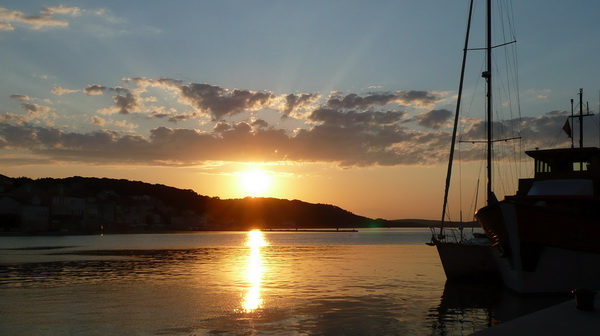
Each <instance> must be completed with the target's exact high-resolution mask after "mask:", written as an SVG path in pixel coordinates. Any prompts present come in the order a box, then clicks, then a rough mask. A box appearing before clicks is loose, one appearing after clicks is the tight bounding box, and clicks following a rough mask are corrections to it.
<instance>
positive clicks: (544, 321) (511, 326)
mask: <svg viewBox="0 0 600 336" xmlns="http://www.w3.org/2000/svg"><path fill="white" fill-rule="evenodd" d="M594 306H595V310H593V311H585V310H578V309H577V308H576V302H575V299H573V300H569V301H566V302H563V303H561V304H558V305H556V306H551V307H548V308H545V309H542V310H539V311H537V312H534V313H531V314H529V315H525V316H522V317H519V318H517V319H514V320H511V321H508V322H505V323H502V324H499V325H497V326H494V327H492V328H489V329H484V330H481V331H478V332H476V333H474V334H473V335H476V336H500V335H511V336H520V335H523V336H525V335H527V336H529V335H545V336H552V335H577V336H588V335H589V336H592V335H593V336H595V335H600V296H596V298H595V300H594Z"/></svg>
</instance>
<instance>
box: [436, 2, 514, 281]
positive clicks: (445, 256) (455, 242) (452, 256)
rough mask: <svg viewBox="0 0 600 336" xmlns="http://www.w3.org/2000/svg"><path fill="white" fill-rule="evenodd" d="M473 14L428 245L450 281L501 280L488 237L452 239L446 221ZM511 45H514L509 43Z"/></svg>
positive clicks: (488, 94) (488, 97) (488, 90)
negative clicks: (438, 211) (435, 225)
mask: <svg viewBox="0 0 600 336" xmlns="http://www.w3.org/2000/svg"><path fill="white" fill-rule="evenodd" d="M472 12H473V1H471V2H470V7H469V16H468V21H467V22H468V24H467V33H466V38H465V46H464V49H463V50H464V54H463V61H462V69H461V76H460V84H459V89H458V98H457V104H456V113H455V117H454V128H453V131H452V141H451V145H450V155H449V160H448V171H447V174H446V185H445V192H444V202H443V206H442V220H441V224H440V228H439V231H438V232H436V230H435V229H432V237H431V243H428V245H433V246H436V247H437V250H438V254H439V256H440V260H441V262H442V265H443V267H444V272H445V273H446V277H447V278H448V279H462V280H489V279H493V280H497V279H498V278H499V275H498V271H497V268H496V264H495V263H494V260H493V256H492V253H491V250H490V242H489V240H488V239H487V237H485V235H477V234H476V233H474V236H473V237H472V238H465V236H464V232H463V231H464V230H463V229H462V227H461V228H459V229H458V231H459V233H458V234H454V235H450V236H449V235H448V234H447V233H446V231H448V229H446V228H445V225H444V224H445V219H446V215H447V213H446V212H447V205H448V194H449V190H450V181H451V176H452V165H453V160H454V151H455V145H456V137H457V132H458V121H459V112H460V108H461V106H460V105H461V100H462V91H463V83H464V75H465V67H466V59H467V52H468V50H469V35H470V30H471V19H472ZM491 20H492V18H491V0H488V1H487V8H486V22H487V25H486V31H487V39H486V48H485V50H486V56H487V57H486V58H487V59H486V71H485V72H484V73H483V75H482V76H483V77H484V78H485V79H486V95H485V97H486V110H487V120H486V124H487V125H486V126H487V135H488V139H487V144H488V146H487V153H488V155H487V163H488V164H487V178H488V184H487V200H488V203H489V202H491V201H492V200H493V199H494V198H495V197H494V196H493V193H492V191H491V169H492V168H491V156H490V155H491V143H492V142H493V140H492V138H491V134H492V132H491V124H492V119H491V115H492V106H491V101H492V95H491V88H492V57H491V53H492V48H493V46H492V41H491ZM509 43H511V42H509Z"/></svg>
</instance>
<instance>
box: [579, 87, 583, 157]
mask: <svg viewBox="0 0 600 336" xmlns="http://www.w3.org/2000/svg"><path fill="white" fill-rule="evenodd" d="M579 148H583V89H579Z"/></svg>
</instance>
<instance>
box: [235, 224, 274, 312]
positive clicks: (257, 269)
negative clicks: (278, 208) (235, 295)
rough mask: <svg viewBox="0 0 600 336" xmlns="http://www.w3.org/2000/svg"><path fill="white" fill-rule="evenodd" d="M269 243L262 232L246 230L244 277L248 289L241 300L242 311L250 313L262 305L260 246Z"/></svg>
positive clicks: (262, 269)
mask: <svg viewBox="0 0 600 336" xmlns="http://www.w3.org/2000/svg"><path fill="white" fill-rule="evenodd" d="M267 245H269V243H268V242H267V240H266V239H265V237H264V235H263V233H262V232H261V231H259V230H252V231H250V232H248V237H247V240H246V246H248V247H249V248H250V255H249V256H248V263H247V265H246V267H247V268H246V279H247V281H248V284H249V286H250V287H249V289H248V291H247V292H246V295H245V296H244V299H243V301H242V311H243V312H245V313H251V312H253V311H255V310H257V309H259V308H262V306H263V299H262V297H261V293H260V292H261V282H262V276H263V273H264V266H263V260H262V251H261V248H262V247H264V246H267Z"/></svg>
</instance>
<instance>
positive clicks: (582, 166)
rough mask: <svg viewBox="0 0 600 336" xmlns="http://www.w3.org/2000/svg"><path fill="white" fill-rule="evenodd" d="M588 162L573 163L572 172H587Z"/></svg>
mask: <svg viewBox="0 0 600 336" xmlns="http://www.w3.org/2000/svg"><path fill="white" fill-rule="evenodd" d="M589 165H590V163H589V162H573V171H587V170H588V166H589Z"/></svg>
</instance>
